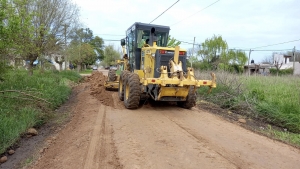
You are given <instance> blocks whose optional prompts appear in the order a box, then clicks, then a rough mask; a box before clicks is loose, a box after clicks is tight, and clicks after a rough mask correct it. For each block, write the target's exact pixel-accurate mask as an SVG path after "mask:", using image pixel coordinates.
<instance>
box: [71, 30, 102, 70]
mask: <svg viewBox="0 0 300 169" xmlns="http://www.w3.org/2000/svg"><path fill="white" fill-rule="evenodd" d="M70 37H71V39H72V40H71V44H81V43H86V44H89V45H90V46H91V47H92V48H93V50H94V51H95V54H96V57H93V59H88V60H86V61H85V62H83V63H85V64H90V65H91V64H94V63H95V62H96V60H103V58H104V55H103V48H104V41H103V39H102V38H100V37H99V36H95V37H94V35H93V31H92V30H91V29H89V28H85V29H84V28H79V29H74V30H72V33H71V36H70Z"/></svg>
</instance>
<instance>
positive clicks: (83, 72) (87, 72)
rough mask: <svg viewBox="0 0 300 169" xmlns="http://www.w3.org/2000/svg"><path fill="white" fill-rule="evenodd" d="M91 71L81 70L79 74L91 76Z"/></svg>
mask: <svg viewBox="0 0 300 169" xmlns="http://www.w3.org/2000/svg"><path fill="white" fill-rule="evenodd" d="M92 72H93V69H86V70H82V71H80V74H92Z"/></svg>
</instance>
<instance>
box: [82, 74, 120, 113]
mask: <svg viewBox="0 0 300 169" xmlns="http://www.w3.org/2000/svg"><path fill="white" fill-rule="evenodd" d="M106 80H107V76H105V75H103V73H102V72H98V71H97V72H93V73H92V75H91V76H89V77H88V78H87V81H88V82H89V83H90V84H91V95H93V96H94V97H96V98H97V99H98V100H99V101H100V102H101V103H102V104H104V105H106V106H111V107H114V101H113V98H112V93H111V92H109V91H107V90H105V87H104V83H105V81H106Z"/></svg>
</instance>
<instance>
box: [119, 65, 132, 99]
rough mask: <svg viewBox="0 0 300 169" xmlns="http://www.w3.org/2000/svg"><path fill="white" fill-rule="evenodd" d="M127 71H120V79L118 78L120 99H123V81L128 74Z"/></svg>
mask: <svg viewBox="0 0 300 169" xmlns="http://www.w3.org/2000/svg"><path fill="white" fill-rule="evenodd" d="M129 73H130V72H129V71H128V70H124V71H122V73H121V75H120V79H119V88H118V95H119V99H120V100H121V101H123V100H124V83H125V79H126V78H127V76H128V75H129Z"/></svg>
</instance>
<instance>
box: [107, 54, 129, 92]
mask: <svg viewBox="0 0 300 169" xmlns="http://www.w3.org/2000/svg"><path fill="white" fill-rule="evenodd" d="M116 62H117V65H116V66H115V67H112V68H110V69H109V71H108V79H107V81H105V83H104V86H105V89H106V90H117V89H118V88H119V79H120V74H121V72H122V71H123V70H127V68H126V65H127V63H128V60H127V59H122V60H116Z"/></svg>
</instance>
